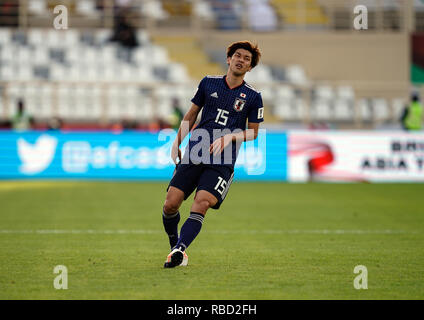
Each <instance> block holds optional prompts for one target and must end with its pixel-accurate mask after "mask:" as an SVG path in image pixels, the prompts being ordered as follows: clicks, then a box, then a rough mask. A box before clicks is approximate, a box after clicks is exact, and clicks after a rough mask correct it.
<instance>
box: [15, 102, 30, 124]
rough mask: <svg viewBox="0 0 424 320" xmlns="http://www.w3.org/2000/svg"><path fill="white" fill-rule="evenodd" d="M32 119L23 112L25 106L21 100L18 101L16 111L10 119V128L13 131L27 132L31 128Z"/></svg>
mask: <svg viewBox="0 0 424 320" xmlns="http://www.w3.org/2000/svg"><path fill="white" fill-rule="evenodd" d="M33 122H34V121H33V119H32V117H30V116H29V115H28V114H27V113H26V111H25V105H24V102H23V101H22V100H19V101H18V110H17V112H16V114H15V115H14V116H13V118H12V128H13V129H14V130H29V129H31V128H32V125H33Z"/></svg>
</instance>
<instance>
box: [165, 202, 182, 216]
mask: <svg viewBox="0 0 424 320" xmlns="http://www.w3.org/2000/svg"><path fill="white" fill-rule="evenodd" d="M178 209H179V205H178V203H177V202H176V201H172V200H165V203H164V205H163V212H164V213H165V214H174V213H176V212H177V211H178Z"/></svg>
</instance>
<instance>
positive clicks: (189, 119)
mask: <svg viewBox="0 0 424 320" xmlns="http://www.w3.org/2000/svg"><path fill="white" fill-rule="evenodd" d="M201 109H202V108H200V107H199V106H197V105H196V104H194V103H193V104H192V105H191V108H190V109H189V110H188V111H187V113H186V114H185V116H184V118H183V120H182V121H181V124H180V127H179V128H178V133H177V137H176V138H175V140H174V143H173V145H172V149H171V158H172V161H174V163H175V164H176V163H177V159H179V160H180V161H181V150H180V144H181V142H182V141H183V140H184V138H185V137H186V136H187V135H188V133H189V132H190V130H191V129H192V128H193V125H194V123H195V122H196V119H197V116H198V115H199V112H200V110H201Z"/></svg>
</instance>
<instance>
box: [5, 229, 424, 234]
mask: <svg viewBox="0 0 424 320" xmlns="http://www.w3.org/2000/svg"><path fill="white" fill-rule="evenodd" d="M163 232H164V231H163V230H146V229H134V230H119V229H118V230H93V229H71V230H66V229H36V230H5V229H3V230H2V229H0V234H41V235H45V234H113V235H114V234H159V233H163ZM207 232H208V233H210V234H329V235H337V234H358V235H360V234H364V235H367V234H421V233H423V232H422V231H404V230H391V229H386V230H346V229H335V230H330V229H317V230H299V229H291V230H290V229H289V230H279V229H276V230H208V231H207Z"/></svg>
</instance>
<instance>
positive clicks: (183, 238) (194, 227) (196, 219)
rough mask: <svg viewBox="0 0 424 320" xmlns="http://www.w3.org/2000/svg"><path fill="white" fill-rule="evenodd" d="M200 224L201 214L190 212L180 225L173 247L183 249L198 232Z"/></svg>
mask: <svg viewBox="0 0 424 320" xmlns="http://www.w3.org/2000/svg"><path fill="white" fill-rule="evenodd" d="M202 224H203V215H202V214H200V213H196V212H190V216H189V217H188V219H187V220H186V222H184V224H183V226H182V227H181V232H180V238H179V239H178V242H177V245H176V246H175V247H176V248H180V250H181V251H185V249H187V248H188V246H189V245H190V243H192V241H193V240H194V238H196V236H197V235H198V234H199V232H200V229H201V228H202Z"/></svg>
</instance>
